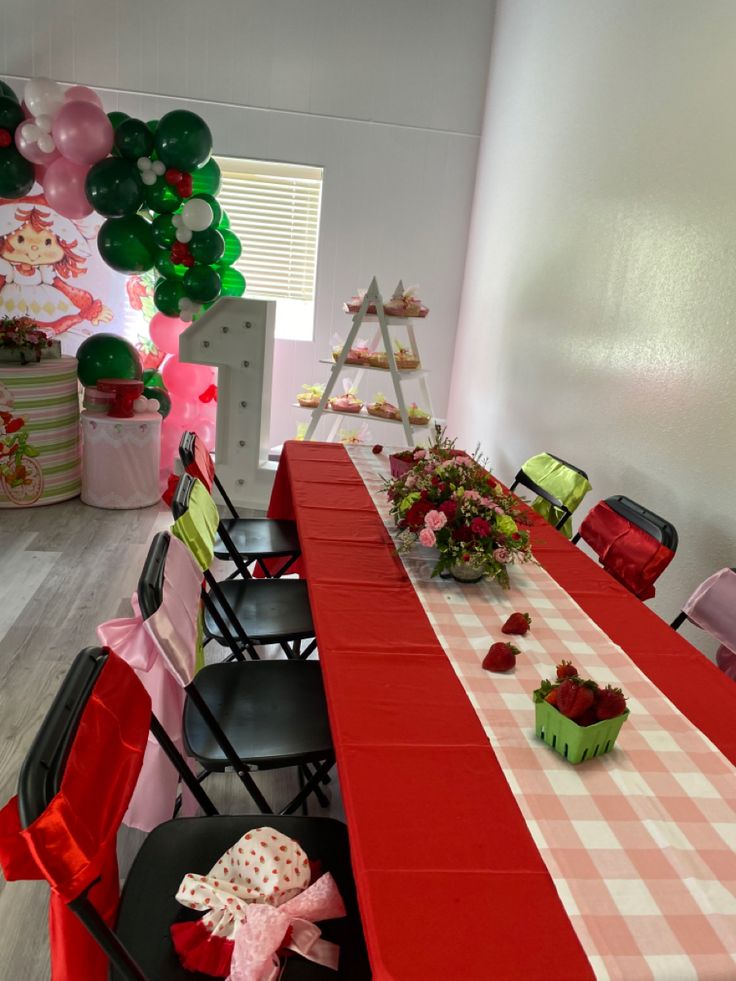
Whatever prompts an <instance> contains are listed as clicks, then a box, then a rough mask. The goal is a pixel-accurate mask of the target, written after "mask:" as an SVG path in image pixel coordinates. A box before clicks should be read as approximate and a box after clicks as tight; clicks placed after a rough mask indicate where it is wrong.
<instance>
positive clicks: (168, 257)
mask: <svg viewBox="0 0 736 981" xmlns="http://www.w3.org/2000/svg"><path fill="white" fill-rule="evenodd" d="M3 99H4V93H3V92H2V89H0V126H2V118H3V116H2V112H3ZM16 105H17V103H16ZM17 109H18V111H20V112H21V116H20V118H21V119H22V118H23V116H22V111H21V110H20V107H19V106H18V107H17ZM8 111H10V110H8ZM108 118H109V119H110V122H111V124H112V126H113V130H114V132H115V140H114V145H113V150H112V155H111V156H109V157H106V158H105V159H104V160H100V161H99V162H98V163H96V164H95V165H94V166H93V167H91V168H90V171H89V173H88V175H87V180H86V184H85V191H86V195H87V199H88V201H89V203H90V204H91V205H92V207H93V208H94V209H95V210H96V211H97V212H98V213H99V214H101V215H102V216H103V217H104V218H105V219H106V221H105V222H104V224H103V225H102V228H101V229H100V232H99V235H98V239H97V241H98V247H99V250H100V255H101V256H102V258H103V259H104V260H105V262H106V263H107V264H108V265H109V266H111V267H112V268H113V269H116V270H118V271H119V272H123V273H141V272H145V271H147V270H150V269H155V270H156V272H157V273H158V274H159V277H160V278H159V279H158V281H157V283H156V287H155V290H154V303H155V305H156V307H157V309H158V310H160V311H161V313H164V314H166V315H167V316H169V317H178V316H180V315H183V314H182V311H183V309H185V308H186V309H187V310H188V311H192V312H193V313H194V314H195V315H196V313H197V312H199V311H200V310H202V309H204V308H205V307H206V306H209V305H210V304H211V303H213V302H214V301H215V300H216V299H217V298H218V297H220V296H242V294H243V292H244V291H245V279H244V278H243V276H242V275H241V273H239V272H238V271H237V270H236V269H233V268H232V266H233V263H234V262H236V261H237V259H238V258H239V257H240V253H241V245H240V241H239V240H238V237H237V236H236V235H235V234H234V233H233V232H232V231H231V230H230V221H229V219H228V216H227V215H226V214H225V212H224V211H223V210H222V208H221V206H220V205H219V204H218V202H217V194H218V192H219V190H220V186H221V183H222V175H221V173H220V168H219V167H218V165H217V163H216V161H215V160H213V159H212V157H211V153H212V134H211V133H210V130H209V127H208V126H207V124H206V123H205V121H204V120H203V119H202V118H201V117H200V116H198V115H197V114H196V113H193V112H189V110H186V109H175V110H174V111H172V112H168V113H166V115H165V116H163V117H162V118H161V119H160V120H156V119H154V120H149V121H148V122H144V121H143V120H141V119H134V118H132V117H130V116H128V115H127V114H126V113H124V112H111V113H109V116H108ZM16 125H17V123H16ZM2 152H3V151H2V150H1V149H0V155H1V154H2ZM21 160H22V158H21ZM2 170H3V168H2V161H1V160H0V194H1V193H2ZM8 173H10V171H8ZM31 176H32V175H31ZM6 196H10V195H6Z"/></svg>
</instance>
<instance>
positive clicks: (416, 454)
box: [414, 450, 427, 460]
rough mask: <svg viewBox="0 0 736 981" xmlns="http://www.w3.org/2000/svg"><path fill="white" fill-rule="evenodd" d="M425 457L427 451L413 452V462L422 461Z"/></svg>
mask: <svg viewBox="0 0 736 981" xmlns="http://www.w3.org/2000/svg"><path fill="white" fill-rule="evenodd" d="M426 455H427V451H426V450H415V452H414V459H415V460H423V459H424V458H425V456H426Z"/></svg>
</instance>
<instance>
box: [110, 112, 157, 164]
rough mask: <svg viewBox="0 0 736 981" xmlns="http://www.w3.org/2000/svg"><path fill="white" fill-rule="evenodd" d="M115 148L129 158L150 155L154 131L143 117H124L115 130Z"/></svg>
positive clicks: (133, 158)
mask: <svg viewBox="0 0 736 981" xmlns="http://www.w3.org/2000/svg"><path fill="white" fill-rule="evenodd" d="M115 149H116V150H117V151H118V152H119V153H120V155H121V156H122V157H125V158H126V159H128V160H137V159H138V158H139V157H150V156H151V153H152V152H153V133H152V132H151V131H150V129H149V128H148V127H147V126H146V124H145V123H144V122H143V120H142V119H124V120H123V122H122V123H121V124H120V125H119V126H118V127H117V129H116V130H115Z"/></svg>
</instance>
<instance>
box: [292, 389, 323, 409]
mask: <svg viewBox="0 0 736 981" xmlns="http://www.w3.org/2000/svg"><path fill="white" fill-rule="evenodd" d="M302 389H303V391H301V392H299V394H298V395H297V397H296V400H297V402H298V403H299V405H301V407H302V408H303V409H316V408H317V406H318V405H319V403H320V399H321V398H322V393H323V392H324V390H325V386H324V385H302Z"/></svg>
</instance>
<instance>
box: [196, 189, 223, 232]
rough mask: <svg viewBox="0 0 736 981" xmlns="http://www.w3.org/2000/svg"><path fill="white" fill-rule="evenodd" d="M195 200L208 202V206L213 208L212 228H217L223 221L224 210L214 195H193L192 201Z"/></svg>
mask: <svg viewBox="0 0 736 981" xmlns="http://www.w3.org/2000/svg"><path fill="white" fill-rule="evenodd" d="M194 198H199V200H200V201H206V202H207V204H208V205H209V206H210V208H212V224H211V226H210V227H211V228H216V227H217V226H218V225H219V224H220V222H221V221H222V208H221V207H220V205H219V204H218V203H217V198H216V197H214V195H212V194H192V196H191V198H190V199H189V200H190V201H193V200H194Z"/></svg>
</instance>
